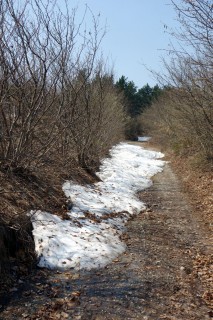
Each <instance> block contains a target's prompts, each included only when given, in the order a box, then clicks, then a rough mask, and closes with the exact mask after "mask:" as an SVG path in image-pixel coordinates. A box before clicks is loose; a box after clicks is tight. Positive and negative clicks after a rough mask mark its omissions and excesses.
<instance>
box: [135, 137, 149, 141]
mask: <svg viewBox="0 0 213 320" xmlns="http://www.w3.org/2000/svg"><path fill="white" fill-rule="evenodd" d="M150 139H151V137H138V141H140V142H147V141H149V140H150Z"/></svg>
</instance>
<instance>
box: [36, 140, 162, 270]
mask: <svg viewBox="0 0 213 320" xmlns="http://www.w3.org/2000/svg"><path fill="white" fill-rule="evenodd" d="M110 155H111V157H109V158H106V159H105V160H104V161H103V162H102V165H101V168H100V172H99V173H98V176H99V177H100V178H101V180H102V182H98V183H95V184H94V185H86V186H81V185H77V184H73V183H72V182H70V181H68V182H66V183H65V184H64V185H63V190H64V192H65V194H66V196H67V197H69V198H71V200H72V202H73V207H72V210H71V211H70V212H68V215H69V217H70V220H61V219H60V218H59V217H58V216H56V215H52V214H50V213H47V212H41V211H36V212H33V213H32V218H31V219H32V223H33V229H34V230H33V235H34V240H35V246H36V251H37V254H38V256H39V264H38V265H39V266H40V267H47V268H51V269H53V268H59V269H69V268H75V269H80V268H83V269H91V268H98V267H103V266H105V265H106V264H108V263H109V262H110V261H112V260H113V259H115V258H116V257H117V256H118V255H119V254H121V253H122V252H124V251H125V244H124V243H122V241H121V240H120V235H121V233H122V232H123V231H124V225H125V223H126V221H127V220H128V217H129V216H130V215H132V214H136V213H139V212H140V211H141V210H142V209H144V208H145V205H144V204H143V203H142V202H141V201H139V200H138V198H137V196H136V192H137V191H139V190H142V189H145V188H147V187H149V186H150V185H151V180H150V178H151V177H152V176H153V175H154V174H156V173H157V172H159V171H161V170H162V167H163V165H164V161H162V160H158V158H162V157H163V154H162V153H160V152H155V151H148V150H144V149H142V148H141V147H139V146H133V145H130V144H127V143H121V144H119V145H117V146H115V147H114V148H112V150H111V153H110Z"/></svg>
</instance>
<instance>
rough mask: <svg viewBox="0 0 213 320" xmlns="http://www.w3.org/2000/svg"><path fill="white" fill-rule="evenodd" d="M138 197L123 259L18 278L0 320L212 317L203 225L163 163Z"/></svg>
mask: <svg viewBox="0 0 213 320" xmlns="http://www.w3.org/2000/svg"><path fill="white" fill-rule="evenodd" d="M139 197H140V198H141V200H142V201H144V202H145V203H147V210H146V211H145V212H141V213H140V214H139V215H138V216H136V217H134V219H132V220H131V221H129V223H128V225H127V232H126V234H125V235H124V236H123V240H124V241H126V244H127V250H126V252H125V254H123V255H121V256H120V257H119V258H118V259H116V260H115V261H114V262H113V263H112V264H110V265H108V266H107V267H106V268H103V269H100V270H95V271H90V272H83V271H81V272H76V273H73V272H63V273H57V272H50V271H48V270H40V271H37V272H35V273H34V274H33V276H31V277H29V278H26V277H21V278H20V279H19V283H17V285H16V286H14V288H12V290H11V293H10V295H9V296H8V298H9V300H10V302H9V300H8V301H6V300H5V301H4V302H5V306H3V307H4V310H3V311H2V313H1V314H0V319H2V320H3V319H5V320H8V319H11V320H12V319H82V320H84V319H85V320H86V319H87V320H88V319H94V320H95V319H96V320H101V319H144V320H149V319H150V320H151V319H155V320H159V319H167V320H203V319H210V318H212V317H213V309H212V296H211V295H212V291H213V290H212V289H213V288H212V273H211V272H212V271H211V270H212V269H211V268H212V261H211V253H212V251H211V250H212V247H211V245H212V242H211V240H210V228H209V223H208V224H206V222H205V220H203V219H202V218H201V216H200V212H199V210H198V211H197V210H195V209H194V207H193V206H192V204H191V203H190V201H191V200H189V199H191V198H188V196H187V195H186V192H185V188H183V184H182V183H180V181H179V180H178V178H177V176H176V174H175V173H174V172H173V170H172V169H171V166H170V165H169V164H167V165H166V166H165V169H164V171H163V172H162V173H160V174H158V175H156V176H155V177H154V184H153V186H152V187H151V188H149V189H147V190H145V191H143V192H140V193H139ZM204 279H206V281H204ZM8 302H9V303H8Z"/></svg>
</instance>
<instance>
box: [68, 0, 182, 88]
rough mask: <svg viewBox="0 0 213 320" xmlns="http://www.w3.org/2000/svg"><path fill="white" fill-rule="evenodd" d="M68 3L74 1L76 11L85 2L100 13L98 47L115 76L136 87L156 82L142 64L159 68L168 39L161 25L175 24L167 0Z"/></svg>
mask: <svg viewBox="0 0 213 320" xmlns="http://www.w3.org/2000/svg"><path fill="white" fill-rule="evenodd" d="M68 4H69V6H70V8H72V7H76V5H77V6H78V8H79V12H81V10H82V9H83V8H85V4H87V5H88V6H89V8H90V9H91V10H92V12H93V13H94V15H95V16H96V15H98V14H99V13H100V21H101V24H102V25H103V26H104V25H105V24H106V25H107V34H106V36H105V37H104V39H103V42H102V49H103V53H104V56H105V57H109V61H110V63H111V64H113V66H114V72H115V76H116V78H119V77H120V76H121V75H124V76H126V77H127V78H128V80H132V81H134V83H135V84H136V86H137V87H138V88H140V87H142V86H143V85H145V84H146V83H149V84H150V85H154V84H156V80H155V79H153V76H152V75H151V74H150V73H149V72H148V71H147V70H146V68H145V67H144V64H145V65H146V66H147V67H148V68H151V69H153V70H156V71H160V70H161V68H162V67H161V56H165V55H166V52H165V51H164V50H163V49H169V42H170V39H171V37H170V36H169V34H168V32H166V29H165V27H164V26H165V25H166V26H168V29H167V30H169V28H172V27H175V25H177V23H176V21H175V19H176V14H175V12H174V9H173V7H172V5H171V1H170V0H68Z"/></svg>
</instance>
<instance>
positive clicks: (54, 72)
mask: <svg viewBox="0 0 213 320" xmlns="http://www.w3.org/2000/svg"><path fill="white" fill-rule="evenodd" d="M60 4H61V2H60V3H59V1H49V0H48V1H43V2H42V1H31V0H30V1H28V0H26V1H22V2H20V3H17V2H16V1H10V0H3V1H0V11H1V18H0V35H1V42H0V182H1V186H0V202H1V208H0V239H1V249H0V250H1V251H0V255H1V260H0V266H1V271H2V270H3V269H4V270H5V269H8V268H7V266H8V264H9V260H8V259H10V256H11V255H12V257H13V256H15V257H17V256H20V255H19V254H18V251H19V247H20V248H22V249H23V251H24V253H23V254H22V255H23V256H26V257H27V255H28V254H29V255H30V257H31V258H32V260H33V257H34V256H35V254H34V247H33V241H32V236H31V228H32V227H31V224H30V221H29V218H28V217H27V216H26V214H27V212H29V211H30V210H36V209H41V210H48V211H51V212H53V213H56V214H60V215H62V216H63V217H64V218H66V214H65V212H66V199H65V198H64V195H63V193H62V190H61V187H62V183H63V182H64V180H65V179H67V178H72V179H73V180H75V179H78V180H80V181H81V182H83V181H84V182H87V181H94V180H95V179H97V177H96V175H95V171H96V170H97V168H98V166H99V164H100V159H101V158H102V157H104V156H105V155H106V154H107V153H108V151H109V149H110V148H111V146H112V145H113V144H115V143H116V142H118V141H120V139H121V138H122V137H123V130H124V124H125V114H124V112H123V105H122V103H121V99H120V96H119V94H118V92H117V91H116V90H115V88H114V83H113V72H112V71H109V70H110V68H108V67H107V66H106V64H105V62H104V60H103V58H102V55H101V53H100V45H101V41H102V39H103V37H104V34H105V28H102V27H101V26H100V23H99V17H95V16H94V15H93V13H92V12H91V10H90V9H89V8H88V7H87V6H86V7H85V12H84V14H83V16H82V17H78V14H77V9H75V8H73V9H72V10H69V9H68V3H67V2H66V1H65V2H64V4H65V6H64V9H63V10H61V9H60ZM85 19H88V20H90V22H91V23H90V29H87V28H85ZM10 242H12V243H11V244H10ZM10 246H14V247H13V249H10ZM20 250H21V249H20ZM26 260H27V259H26Z"/></svg>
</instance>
